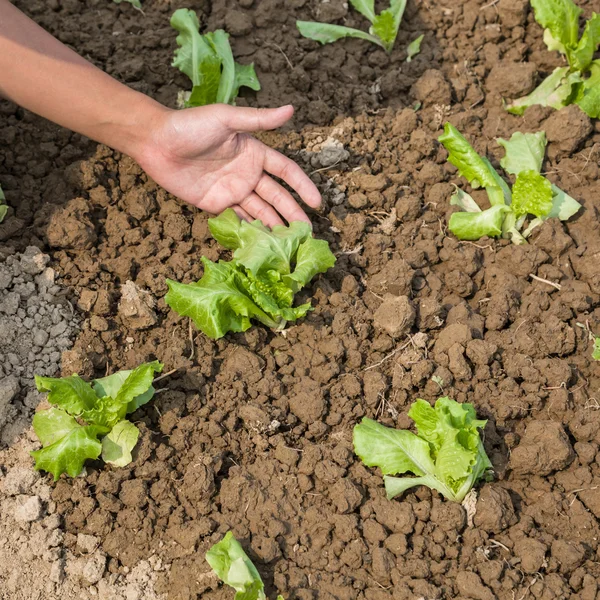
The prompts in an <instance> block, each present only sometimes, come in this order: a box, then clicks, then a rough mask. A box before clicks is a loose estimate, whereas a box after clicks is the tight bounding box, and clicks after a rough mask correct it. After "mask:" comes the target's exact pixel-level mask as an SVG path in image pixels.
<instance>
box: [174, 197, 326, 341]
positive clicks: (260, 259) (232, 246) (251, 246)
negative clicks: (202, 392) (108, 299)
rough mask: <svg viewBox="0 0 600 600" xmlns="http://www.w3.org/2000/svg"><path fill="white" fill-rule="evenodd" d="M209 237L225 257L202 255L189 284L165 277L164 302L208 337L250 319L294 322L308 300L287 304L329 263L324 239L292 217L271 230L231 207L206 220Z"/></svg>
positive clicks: (244, 324)
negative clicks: (229, 254) (200, 271)
mask: <svg viewBox="0 0 600 600" xmlns="http://www.w3.org/2000/svg"><path fill="white" fill-rule="evenodd" d="M208 225H209V228H210V231H211V233H212V235H213V237H214V238H215V239H216V240H217V241H218V242H219V243H221V244H222V245H223V246H225V247H226V248H228V249H229V250H233V259H232V260H231V261H230V262H226V261H219V262H218V263H213V262H211V261H210V260H208V259H207V258H204V257H203V258H202V262H203V263H204V275H203V276H202V279H200V281H198V282H196V283H192V284H187V285H186V284H180V283H177V282H175V281H171V280H168V281H167V285H168V287H169V292H168V293H167V295H166V296H165V302H166V303H167V304H168V305H169V306H170V307H171V308H172V309H173V310H175V311H176V312H177V313H179V314H180V315H182V316H188V317H190V318H191V319H192V320H193V322H194V324H195V325H196V327H198V329H200V330H201V331H203V332H204V333H205V334H206V335H208V336H209V337H211V338H213V339H219V338H221V337H223V336H224V335H225V334H226V333H227V332H228V331H237V332H239V331H246V330H247V329H248V328H249V327H250V326H251V319H256V320H258V321H260V322H261V323H263V324H264V325H266V326H267V327H271V328H273V329H282V328H283V327H284V326H285V324H286V322H287V321H296V320H297V319H299V318H301V317H303V316H305V315H306V313H307V312H308V311H309V310H310V309H311V305H310V303H306V304H303V305H301V306H297V307H294V306H292V304H293V301H294V294H296V293H297V292H298V291H299V290H300V289H302V288H303V287H304V286H305V285H307V284H308V283H309V282H310V280H311V279H312V278H313V277H314V276H315V275H317V274H318V273H324V272H325V271H327V269H329V268H331V267H332V266H333V265H334V264H335V257H334V255H333V254H332V252H331V250H329V246H328V244H327V242H325V241H324V240H316V239H314V238H313V237H312V235H311V229H310V225H308V224H307V223H304V222H300V221H296V222H293V223H291V224H290V225H289V226H288V227H285V226H283V225H277V226H275V227H273V229H269V228H267V227H265V226H264V225H263V224H262V223H261V222H260V221H254V222H252V223H247V222H246V221H242V220H241V219H240V218H239V217H238V216H237V215H236V214H235V212H234V211H233V210H232V209H227V210H226V211H224V212H223V213H222V214H221V215H220V216H218V217H216V218H214V219H209V220H208Z"/></svg>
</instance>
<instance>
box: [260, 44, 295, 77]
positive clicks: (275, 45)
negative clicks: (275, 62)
mask: <svg viewBox="0 0 600 600" xmlns="http://www.w3.org/2000/svg"><path fill="white" fill-rule="evenodd" d="M265 46H274V47H275V48H277V50H279V52H281V54H283V58H285V60H286V62H287V64H288V65H289V67H290V69H292V71H293V70H294V65H293V64H292V61H291V60H290V59H289V58H288V55H287V54H286V53H285V52H284V51H283V50H282V49H281V46H278V45H277V44H276V43H275V42H265Z"/></svg>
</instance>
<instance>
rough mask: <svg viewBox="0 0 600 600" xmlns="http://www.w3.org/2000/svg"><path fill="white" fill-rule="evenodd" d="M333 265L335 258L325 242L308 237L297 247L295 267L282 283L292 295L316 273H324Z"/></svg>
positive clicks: (284, 277)
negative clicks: (291, 291)
mask: <svg viewBox="0 0 600 600" xmlns="http://www.w3.org/2000/svg"><path fill="white" fill-rule="evenodd" d="M333 265H335V256H334V255H333V252H332V251H331V250H330V249H329V244H328V243H327V242H326V241H325V240H317V239H315V238H313V237H309V238H308V239H306V240H305V241H304V242H302V243H301V244H300V246H298V252H297V253H296V266H295V268H294V271H293V272H292V273H291V274H289V275H284V276H283V281H284V282H285V284H286V285H288V286H289V287H290V288H291V289H292V290H293V292H294V293H296V292H297V291H299V290H301V289H302V288H303V287H304V286H305V285H307V284H308V283H309V282H310V281H311V280H312V278H313V277H314V276H315V275H317V274H318V273H325V271H327V270H328V269H331V267H333Z"/></svg>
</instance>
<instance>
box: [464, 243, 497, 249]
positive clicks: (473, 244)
mask: <svg viewBox="0 0 600 600" xmlns="http://www.w3.org/2000/svg"><path fill="white" fill-rule="evenodd" d="M458 243H459V244H469V245H470V246H475V247H476V248H480V249H481V250H485V249H486V248H489V249H490V250H493V249H494V246H492V245H491V244H487V245H486V246H482V245H481V244H476V243H475V242H467V241H462V242H458Z"/></svg>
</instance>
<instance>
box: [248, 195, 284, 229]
mask: <svg viewBox="0 0 600 600" xmlns="http://www.w3.org/2000/svg"><path fill="white" fill-rule="evenodd" d="M240 207H241V208H242V209H243V210H245V211H246V212H247V213H248V214H249V215H250V216H251V217H252V218H253V219H260V220H261V221H262V223H263V225H266V226H267V227H273V226H274V225H283V221H282V220H281V217H280V216H279V215H278V214H277V212H276V211H275V209H274V208H273V207H272V206H271V205H270V204H268V203H267V202H265V201H264V200H263V199H262V198H261V197H260V196H258V194H255V193H252V194H250V195H249V196H248V197H247V198H246V199H245V200H242V201H241V202H240Z"/></svg>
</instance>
